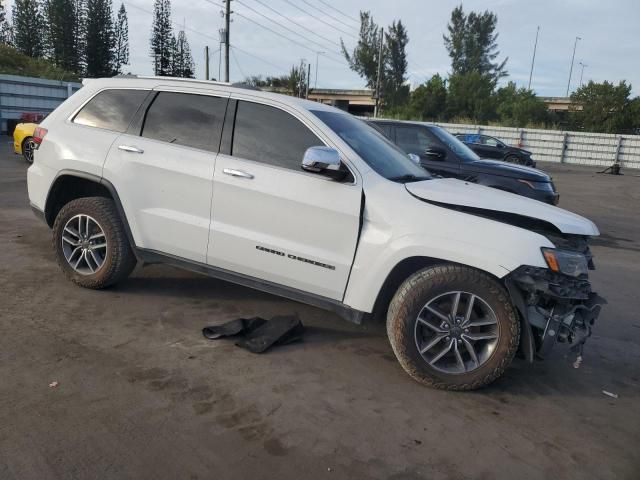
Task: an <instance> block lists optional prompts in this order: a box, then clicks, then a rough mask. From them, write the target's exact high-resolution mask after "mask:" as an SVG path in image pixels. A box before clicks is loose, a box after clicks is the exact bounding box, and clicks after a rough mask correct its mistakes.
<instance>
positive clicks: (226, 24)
mask: <svg viewBox="0 0 640 480" xmlns="http://www.w3.org/2000/svg"><path fill="white" fill-rule="evenodd" d="M223 1H224V5H225V13H224V81H225V82H229V37H230V35H229V33H230V32H229V27H230V26H231V13H232V12H231V0H223Z"/></svg>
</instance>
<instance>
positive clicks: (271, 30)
mask: <svg viewBox="0 0 640 480" xmlns="http://www.w3.org/2000/svg"><path fill="white" fill-rule="evenodd" d="M205 1H206V2H209V3H211V4H212V5H216V6H220V5H219V4H216V3H215V2H214V1H213V0H205ZM234 15H237V16H239V17H241V18H244V19H245V20H247V21H249V22H251V23H253V24H255V25H258V26H259V27H262V28H264V29H265V30H268V31H270V32H271V33H273V34H274V35H277V36H279V37H282V38H284V39H285V40H288V41H289V42H291V43H293V44H295V45H297V46H299V47H302V48H304V49H306V50H309V51H311V52H313V53H316V51H317V50H315V49H313V48H310V47H308V46H306V45H303V44H301V43H300V42H299V41H296V40H292V39H291V38H289V37H287V36H286V35H283V34H282V33H280V32H278V31H276V30H274V29H273V28H271V27H267V26H266V25H263V24H262V23H260V22H257V21H255V20H253V19H252V18H250V17H247V16H246V15H243V14H241V13H238V12H234ZM325 58H328V59H329V60H332V61H334V62H336V63H340V64H341V65H346V63H344V62H342V61H340V60H337V59H335V58H333V57H330V56H328V55H325Z"/></svg>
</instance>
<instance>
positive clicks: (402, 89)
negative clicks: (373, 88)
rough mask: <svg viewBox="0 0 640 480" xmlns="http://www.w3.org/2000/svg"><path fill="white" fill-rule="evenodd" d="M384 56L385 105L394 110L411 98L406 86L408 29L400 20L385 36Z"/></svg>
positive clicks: (390, 27) (392, 25)
mask: <svg viewBox="0 0 640 480" xmlns="http://www.w3.org/2000/svg"><path fill="white" fill-rule="evenodd" d="M385 43H386V48H385V56H384V94H385V104H386V106H387V107H389V108H394V107H397V106H399V105H402V104H404V103H405V102H406V101H407V99H408V98H409V87H408V86H407V85H404V82H405V81H406V80H407V68H408V63H407V43H409V37H408V36H407V29H406V28H405V27H404V25H403V24H402V22H401V21H400V20H398V22H397V23H396V22H395V20H394V22H393V23H392V24H391V25H390V26H389V28H388V30H387V33H386V34H385Z"/></svg>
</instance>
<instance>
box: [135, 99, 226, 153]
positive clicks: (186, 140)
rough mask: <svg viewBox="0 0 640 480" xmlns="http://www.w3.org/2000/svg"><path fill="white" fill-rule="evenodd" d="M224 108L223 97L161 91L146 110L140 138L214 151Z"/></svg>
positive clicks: (218, 140) (216, 147)
mask: <svg viewBox="0 0 640 480" xmlns="http://www.w3.org/2000/svg"><path fill="white" fill-rule="evenodd" d="M226 108H227V99H226V98H220V97H212V96H209V95H195V94H191V93H173V92H160V93H159V94H158V96H157V97H156V98H155V100H154V101H153V103H152V104H151V106H150V107H149V110H148V111H147V115H146V117H145V120H144V126H143V128H142V136H143V137H147V138H153V139H154V140H160V141H163V142H168V143H175V144H176V145H186V146H188V147H193V148H200V149H203V150H212V151H216V152H217V151H218V146H219V144H220V133H221V132H222V122H223V121H224V113H225V109H226Z"/></svg>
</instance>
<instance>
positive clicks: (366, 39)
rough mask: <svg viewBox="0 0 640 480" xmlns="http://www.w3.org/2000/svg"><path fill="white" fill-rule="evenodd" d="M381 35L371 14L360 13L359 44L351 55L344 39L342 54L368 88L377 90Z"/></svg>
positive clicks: (341, 42)
mask: <svg viewBox="0 0 640 480" xmlns="http://www.w3.org/2000/svg"><path fill="white" fill-rule="evenodd" d="M379 43H380V33H379V28H378V25H377V24H376V23H375V22H374V21H373V17H372V16H371V13H370V12H360V35H359V36H358V44H357V45H356V47H355V48H354V49H353V51H352V52H351V53H349V52H348V51H347V47H346V46H345V44H344V42H343V41H342V39H340V44H341V47H342V54H343V55H344V58H345V59H346V60H347V62H348V63H349V67H350V68H351V70H353V71H354V72H356V73H357V74H358V75H360V76H361V77H362V78H364V79H365V81H366V82H367V88H375V86H376V79H377V78H378V53H379V50H380V45H379Z"/></svg>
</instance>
